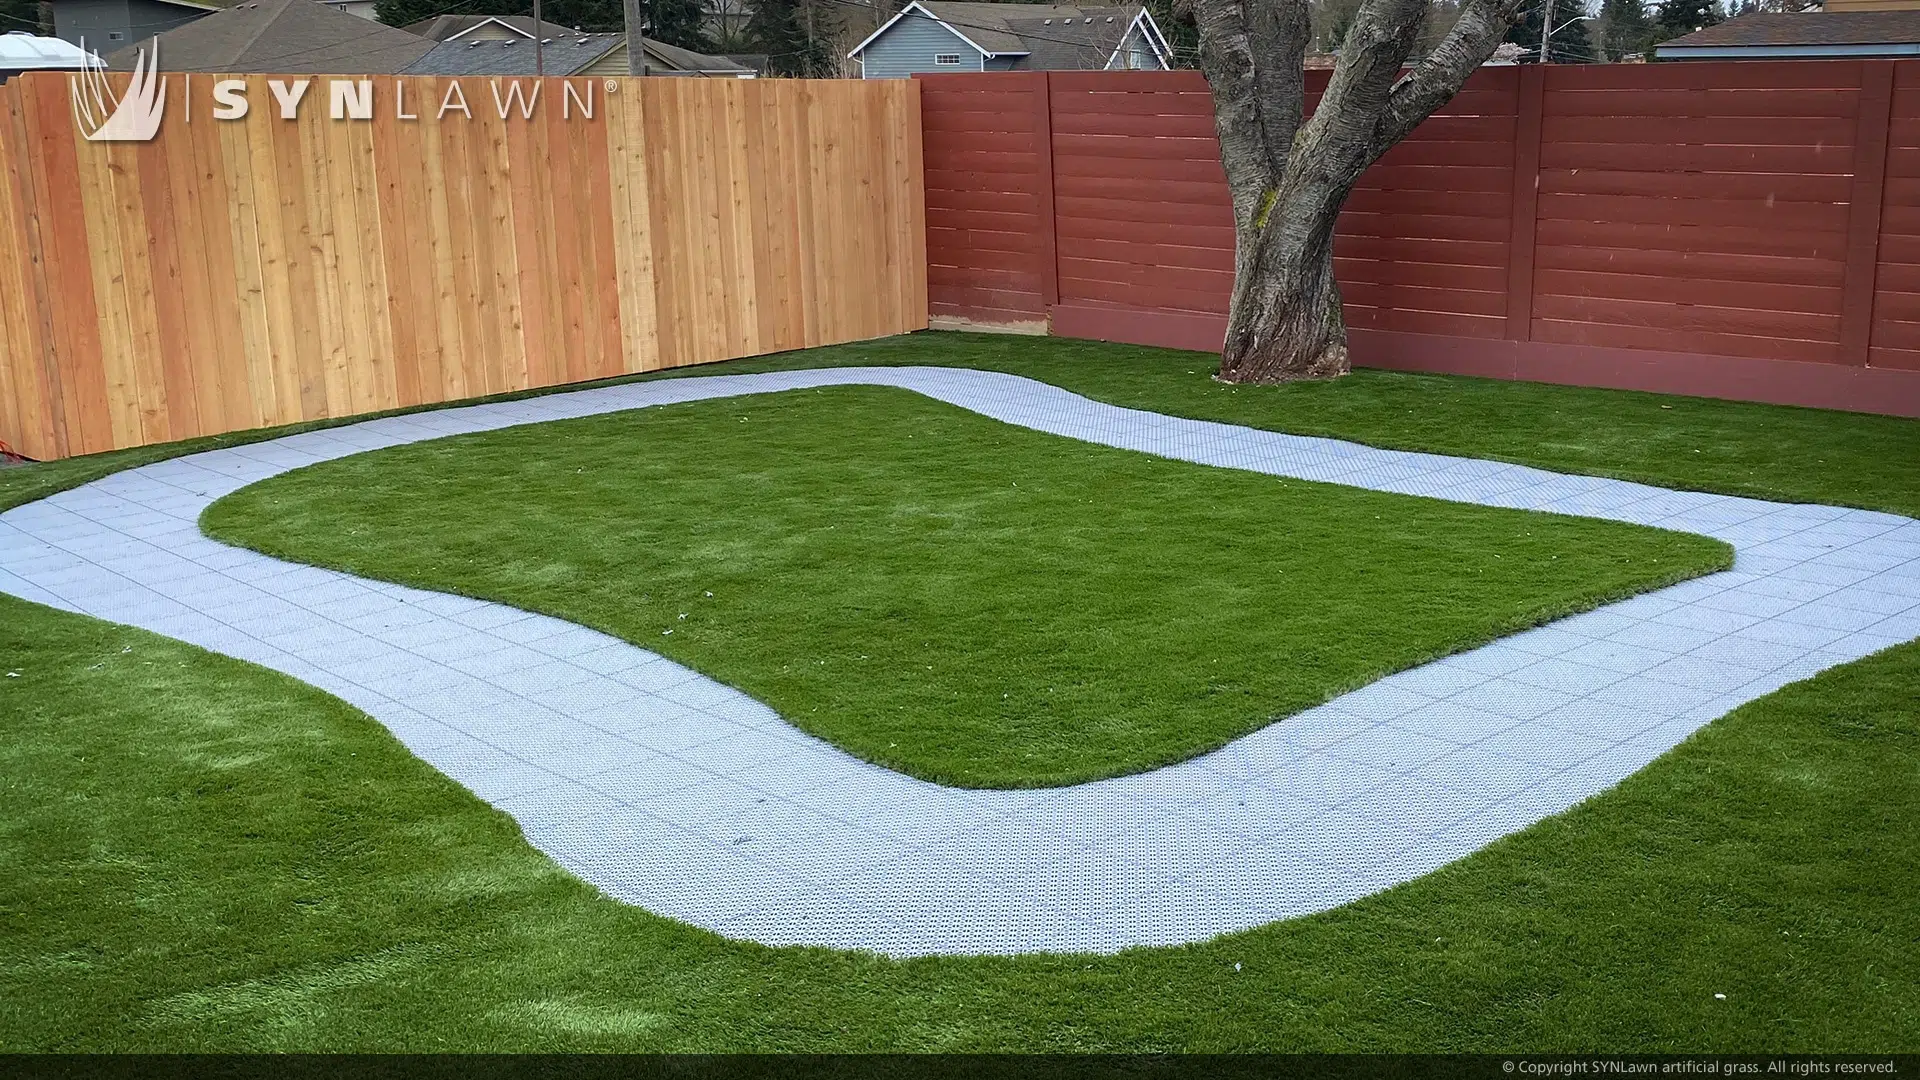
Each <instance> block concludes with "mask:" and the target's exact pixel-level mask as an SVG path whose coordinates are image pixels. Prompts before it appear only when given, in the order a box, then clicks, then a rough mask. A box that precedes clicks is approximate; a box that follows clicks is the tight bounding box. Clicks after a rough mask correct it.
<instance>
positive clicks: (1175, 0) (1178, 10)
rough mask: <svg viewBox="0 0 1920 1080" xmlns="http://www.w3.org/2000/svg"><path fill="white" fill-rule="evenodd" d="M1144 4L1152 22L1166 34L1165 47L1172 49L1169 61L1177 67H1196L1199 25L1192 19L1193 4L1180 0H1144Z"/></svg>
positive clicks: (1198, 61)
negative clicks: (1151, 16)
mask: <svg viewBox="0 0 1920 1080" xmlns="http://www.w3.org/2000/svg"><path fill="white" fill-rule="evenodd" d="M1146 4H1147V10H1148V11H1149V12H1150V13H1152V15H1153V21H1154V23H1155V24H1156V25H1158V26H1159V27H1160V32H1161V33H1162V34H1164V35H1166V38H1167V47H1168V48H1169V49H1172V50H1173V56H1172V58H1171V60H1170V61H1169V62H1170V63H1171V64H1172V65H1173V66H1174V67H1177V68H1191V67H1198V66H1199V64H1200V27H1199V25H1198V24H1196V23H1195V22H1194V21H1193V6H1192V5H1191V4H1186V3H1182V2H1181V0H1146Z"/></svg>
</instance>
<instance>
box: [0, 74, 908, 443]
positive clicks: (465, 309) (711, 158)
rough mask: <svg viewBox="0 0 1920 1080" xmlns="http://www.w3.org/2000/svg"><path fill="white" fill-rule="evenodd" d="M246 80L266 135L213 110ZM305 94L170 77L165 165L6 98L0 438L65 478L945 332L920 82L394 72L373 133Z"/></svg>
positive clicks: (54, 96) (44, 82) (318, 89)
mask: <svg viewBox="0 0 1920 1080" xmlns="http://www.w3.org/2000/svg"><path fill="white" fill-rule="evenodd" d="M225 78H238V79H242V80H243V81H244V83H245V86H246V91H245V97H246V99H247V101H248V102H249V111H248V113H247V115H246V116H245V117H244V118H243V119H236V120H217V119H214V118H213V113H212V108H213V105H214V101H213V99H212V91H213V83H214V81H215V80H216V79H225ZM294 78H295V77H288V78H287V79H286V80H284V82H285V83H289V84H290V83H291V82H292V81H293V80H294ZM311 78H312V79H313V85H312V86H310V87H309V89H308V91H307V94H306V97H305V98H303V99H302V102H301V105H300V106H299V108H298V109H297V114H296V118H295V119H293V120H287V119H282V118H281V116H280V106H279V105H278V103H277V102H278V99H277V98H276V96H275V95H274V93H273V92H272V89H271V88H270V87H269V86H268V85H267V83H268V78H267V77H266V76H207V75H195V76H191V77H187V76H181V75H170V76H167V77H166V83H167V88H166V89H167V110H166V116H165V120H164V123H163V126H162V128H161V130H160V132H159V134H158V135H157V136H156V137H155V138H154V139H153V140H152V141H150V142H141V143H131V142H124V143H95V142H90V141H87V140H86V139H85V138H83V137H82V136H81V135H80V133H79V132H78V131H77V129H76V122H75V119H74V117H73V114H72V106H71V102H70V100H69V93H70V91H69V86H68V82H67V80H66V79H65V78H63V77H61V76H58V75H28V76H24V77H21V78H18V79H15V80H12V81H11V82H8V83H7V84H5V85H4V86H0V439H4V440H5V441H7V442H9V443H11V444H12V445H13V446H14V448H15V449H17V450H19V451H20V452H21V453H23V454H26V455H28V456H30V457H35V458H57V457H64V456H68V455H71V454H82V453H91V452H94V451H100V450H109V449H115V448H119V447H127V446H137V445H141V444H145V443H154V442H162V441H167V440H172V439H181V438H187V437H190V436H195V435H205V434H211V433H216V432H222V431H231V430H236V429H243V428H253V427H262V426H268V425H275V424H283V423H289V422H293V421H299V420H309V419H315V418H320V417H328V416H341V415H349V414H354V413H362V412H368V411H374V410H380V409H388V408H395V407H399V406H407V405H416V404H423V403H430V402H437V401H446V400H453V399H458V398H462V397H468V396H473V395H479V394H489V393H497V392H502V391H509V390H518V389H525V388H528V387H536V386H548V385H555V384H559V383H567V382H576V381H580V380H584V379H594V378H601V377H606V376H612V375H619V374H623V373H629V372H638V371H650V370H655V369H658V368H668V367H676V366H680V365H684V364H696V363H702V362H706V361H712V360H721V359H727V358H731V357H738V356H747V355H754V354H758V353H766V352H774V351H778V350H783V349H793V348H802V347H807V346H814V345H822V344H828V343H832V342H839V341H849V340H857V339H861V338H870V337H877V336H881V335H885V334H893V333H899V332H902V331H907V330H914V329H919V328H922V327H924V326H925V325H926V306H925V305H926V288H925V268H926V261H925V249H924V231H923V207H924V202H923V198H924V197H923V194H922V187H921V181H922V174H921V159H920V153H921V147H920V137H919V104H918V87H917V86H916V85H913V84H910V83H907V82H901V81H884V82H882V81H876V82H872V83H858V82H792V81H784V80H731V79H729V80H697V79H662V80H651V79H649V80H632V81H629V80H624V79H620V80H600V79H574V80H561V79H547V80H534V79H520V80H490V79H447V78H442V79H434V78H397V77H384V78H375V79H373V80H371V83H372V86H371V91H372V101H373V108H372V115H371V117H370V118H367V119H359V120H355V119H347V118H342V119H334V118H333V116H332V113H331V111H330V106H331V104H332V103H331V101H330V100H329V97H328V93H329V87H328V85H327V83H328V80H327V79H326V78H325V77H324V76H316V77H311ZM342 81H345V80H342ZM352 81H353V82H354V83H359V82H361V81H362V80H360V79H358V78H356V79H354V80H352ZM456 83H457V84H460V86H461V89H460V96H461V99H462V101H463V103H464V104H465V105H466V106H467V111H466V112H465V113H462V112H460V111H458V110H449V109H445V108H443V107H442V106H444V105H445V104H446V102H447V99H448V98H449V97H450V96H451V95H452V94H453V93H454V91H453V90H452V89H451V87H452V86H453V85H454V84H456ZM513 83H518V84H521V92H522V94H523V95H530V94H531V93H532V92H533V89H534V87H535V86H536V85H538V87H539V90H540V94H541V99H540V100H538V101H537V102H536V104H535V107H534V111H533V114H532V115H531V117H529V116H527V115H526V113H525V110H524V108H523V106H522V105H521V104H518V103H515V102H514V101H513V99H512V98H511V96H510V95H511V86H510V85H509V84H513ZM286 88H287V87H286V86H284V85H283V91H284V90H285V89H286ZM569 88H571V94H569V93H568V90H569ZM356 89H357V87H356ZM501 96H505V97H507V105H506V107H499V98H500V97H501ZM522 100H523V101H524V98H523V99H522ZM589 108H590V113H591V115H588V111H589ZM403 114H406V115H403Z"/></svg>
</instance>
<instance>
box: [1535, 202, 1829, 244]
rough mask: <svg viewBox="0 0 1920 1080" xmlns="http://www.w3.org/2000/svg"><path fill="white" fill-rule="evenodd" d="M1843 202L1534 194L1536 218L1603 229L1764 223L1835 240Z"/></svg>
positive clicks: (1743, 226)
mask: <svg viewBox="0 0 1920 1080" xmlns="http://www.w3.org/2000/svg"><path fill="white" fill-rule="evenodd" d="M1847 210H1848V208H1847V207H1846V206H1845V205H1844V204H1835V203H1817V202H1786V201H1782V200H1778V199H1774V200H1767V199H1758V200H1747V199H1715V198H1693V199H1673V198H1653V197H1648V196H1641V195H1562V194H1557V193H1553V192H1546V191H1543V192H1541V193H1540V202H1539V213H1540V216H1541V218H1543V219H1547V218H1559V219H1564V220H1567V221H1591V222H1597V223H1600V224H1603V225H1614V224H1618V225H1687V226H1715V225H1717V226H1726V227H1729V228H1748V227H1751V226H1752V225H1753V224H1754V223H1756V222H1758V221H1763V220H1764V221H1765V222H1767V223H1768V225H1769V227H1770V228H1778V229H1781V230H1788V231H1814V232H1825V233H1831V234H1833V235H1834V236H1835V237H1841V236H1843V235H1844V234H1845V233H1846V229H1847Z"/></svg>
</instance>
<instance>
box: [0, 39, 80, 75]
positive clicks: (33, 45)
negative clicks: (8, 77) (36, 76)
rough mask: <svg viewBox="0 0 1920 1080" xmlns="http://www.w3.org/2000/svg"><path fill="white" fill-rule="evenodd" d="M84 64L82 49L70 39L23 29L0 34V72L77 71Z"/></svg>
mask: <svg viewBox="0 0 1920 1080" xmlns="http://www.w3.org/2000/svg"><path fill="white" fill-rule="evenodd" d="M86 66H87V54H86V51H85V50H83V49H81V48H80V46H78V45H75V44H73V43H72V42H70V41H62V40H60V39H59V38H50V37H38V36H36V35H33V34H28V33H24V32H16V33H9V34H0V71H36V70H44V69H48V68H52V69H56V70H67V69H76V70H77V69H79V68H83V67H86Z"/></svg>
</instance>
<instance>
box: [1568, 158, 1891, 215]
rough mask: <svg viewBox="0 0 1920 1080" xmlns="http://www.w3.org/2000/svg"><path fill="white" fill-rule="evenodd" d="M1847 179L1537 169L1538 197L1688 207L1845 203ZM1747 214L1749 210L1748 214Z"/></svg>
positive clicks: (1849, 187)
mask: <svg viewBox="0 0 1920 1080" xmlns="http://www.w3.org/2000/svg"><path fill="white" fill-rule="evenodd" d="M1852 190H1853V178H1852V177H1851V176H1846V175H1841V174H1838V173H1836V174H1832V175H1820V174H1814V175H1798V174H1787V173H1708V172H1685V173H1668V172H1646V171H1641V172H1629V171H1617V170H1612V169H1542V170H1541V171H1540V194H1541V195H1543V196H1544V195H1549V194H1552V195H1639V196H1646V197H1650V198H1659V199H1675V200H1683V201H1685V202H1687V203H1692V202H1694V201H1696V200H1697V199H1699V197H1700V195H1701V193H1702V192H1711V193H1712V197H1713V198H1718V199H1725V200H1743V199H1758V200H1761V201H1763V202H1764V201H1767V200H1781V201H1786V202H1817V203H1845V202H1846V201H1847V200H1848V198H1850V197H1851V194H1852ZM1747 211H1748V213H1752V212H1753V211H1752V208H1750V207H1749V208H1747Z"/></svg>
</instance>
